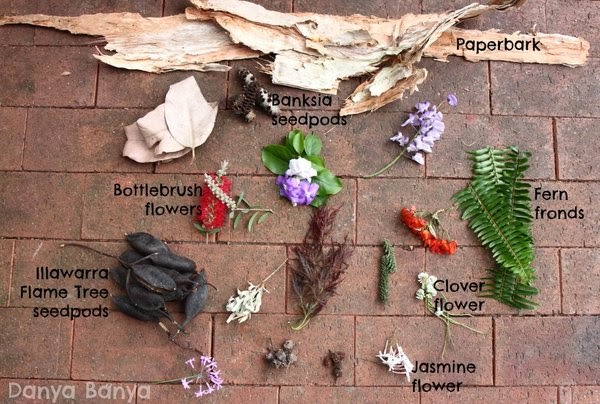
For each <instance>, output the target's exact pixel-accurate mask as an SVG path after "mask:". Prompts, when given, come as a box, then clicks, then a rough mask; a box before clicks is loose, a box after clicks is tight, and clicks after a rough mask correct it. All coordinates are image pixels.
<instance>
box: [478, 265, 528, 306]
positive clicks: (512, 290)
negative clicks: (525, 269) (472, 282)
mask: <svg viewBox="0 0 600 404" xmlns="http://www.w3.org/2000/svg"><path fill="white" fill-rule="evenodd" d="M489 272H490V276H489V277H486V278H483V280H484V281H486V282H485V286H484V290H483V294H482V295H481V297H491V298H493V299H496V300H498V301H499V302H500V303H504V304H507V305H509V306H512V307H514V308H517V309H526V310H533V309H535V308H536V307H537V304H536V303H535V302H533V301H532V300H530V299H529V298H530V296H535V295H537V294H538V290H537V289H536V288H534V287H533V286H529V285H526V284H524V283H521V282H519V280H518V278H517V277H516V276H515V275H514V274H513V273H511V272H510V271H508V270H506V269H502V268H500V269H490V270H489Z"/></svg>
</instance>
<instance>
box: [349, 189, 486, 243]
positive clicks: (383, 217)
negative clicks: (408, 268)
mask: <svg viewBox="0 0 600 404" xmlns="http://www.w3.org/2000/svg"><path fill="white" fill-rule="evenodd" d="M465 185H466V183H465V182H464V181H455V180H432V179H429V180H413V179H386V180H383V179H378V178H375V179H369V180H359V182H358V208H357V210H358V219H357V227H358V243H359V244H378V243H380V242H381V239H382V238H387V239H389V240H390V241H391V242H392V243H393V244H397V245H413V246H421V245H422V244H421V240H420V239H419V238H418V237H416V236H415V235H414V234H412V233H411V232H410V230H408V228H407V227H406V226H405V225H404V224H403V223H402V222H401V220H400V210H401V209H402V208H403V207H406V208H410V207H411V206H416V208H417V210H426V211H429V212H435V211H437V210H438V209H447V208H450V207H451V206H452V201H451V197H452V195H454V194H455V193H456V192H458V191H459V190H460V189H462V188H463V187H464V186H465ZM419 195H420V197H418V196H419ZM441 221H442V224H443V225H444V227H445V228H446V229H447V230H448V232H449V233H450V234H451V235H452V237H453V238H454V239H456V240H457V241H458V244H459V245H462V246H467V245H479V241H478V240H477V238H476V236H475V235H474V234H473V233H472V232H471V230H469V229H468V228H467V223H466V222H464V221H462V220H460V218H459V215H458V212H457V211H455V210H450V211H448V212H446V213H444V214H443V215H442V216H441Z"/></svg>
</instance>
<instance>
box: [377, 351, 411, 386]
mask: <svg viewBox="0 0 600 404" xmlns="http://www.w3.org/2000/svg"><path fill="white" fill-rule="evenodd" d="M375 356H377V357H378V358H379V360H381V363H382V364H384V365H387V367H388V372H392V373H396V374H404V375H406V379H407V380H408V381H409V382H410V372H412V371H413V369H414V365H413V364H412V362H411V361H410V359H408V356H406V354H405V353H404V351H403V350H402V347H401V346H400V345H398V344H396V350H394V348H390V349H389V351H388V341H385V348H384V349H383V352H381V351H379V353H378V354H377V355H375Z"/></svg>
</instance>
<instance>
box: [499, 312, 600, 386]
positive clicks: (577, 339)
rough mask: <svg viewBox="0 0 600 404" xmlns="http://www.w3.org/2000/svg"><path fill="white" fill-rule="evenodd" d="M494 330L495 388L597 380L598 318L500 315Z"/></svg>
mask: <svg viewBox="0 0 600 404" xmlns="http://www.w3.org/2000/svg"><path fill="white" fill-rule="evenodd" d="M495 330H496V333H495V352H496V385H498V386H511V385H516V384H518V385H557V384H558V385H570V384H592V383H596V382H597V377H598V373H599V372H600V364H599V363H598V360H597V359H598V355H600V351H599V347H598V343H597V336H598V333H599V332H600V320H599V319H598V318H597V317H584V316H582V317H536V318H522V317H521V318H519V317H500V318H497V319H496V320H495Z"/></svg>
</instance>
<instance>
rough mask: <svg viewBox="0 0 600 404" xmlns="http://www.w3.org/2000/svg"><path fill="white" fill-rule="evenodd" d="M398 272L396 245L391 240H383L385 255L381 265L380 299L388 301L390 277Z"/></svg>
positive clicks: (382, 257)
mask: <svg viewBox="0 0 600 404" xmlns="http://www.w3.org/2000/svg"><path fill="white" fill-rule="evenodd" d="M394 272H396V255H395V254H394V247H393V246H392V243H390V241H389V240H383V255H382V256H381V265H380V266H379V293H378V294H379V300H381V302H382V303H384V304H385V303H387V302H388V300H389V297H390V291H389V287H390V284H389V277H390V274H392V273H394Z"/></svg>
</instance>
